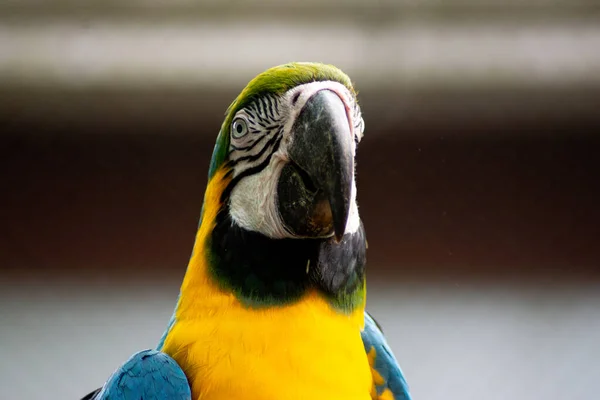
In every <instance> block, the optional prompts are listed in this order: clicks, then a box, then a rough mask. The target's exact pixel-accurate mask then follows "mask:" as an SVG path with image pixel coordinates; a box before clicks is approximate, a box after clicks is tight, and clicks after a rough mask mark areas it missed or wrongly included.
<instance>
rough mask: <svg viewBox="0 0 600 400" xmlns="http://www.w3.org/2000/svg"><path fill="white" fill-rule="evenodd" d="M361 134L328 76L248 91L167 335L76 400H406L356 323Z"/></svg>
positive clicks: (291, 76)
mask: <svg viewBox="0 0 600 400" xmlns="http://www.w3.org/2000/svg"><path fill="white" fill-rule="evenodd" d="M363 132H364V123H363V119H362V116H361V111H360V108H359V106H358V103H357V99H356V92H355V90H354V88H353V86H352V83H351V81H350V79H349V78H348V76H347V75H346V74H344V73H343V72H342V71H340V70H339V69H337V68H336V67H334V66H331V65H323V64H316V63H292V64H287V65H282V66H278V67H274V68H271V69H269V70H267V71H265V72H263V73H262V74H260V75H258V76H257V77H256V78H254V79H253V80H252V81H250V83H249V84H248V85H247V86H246V88H245V89H244V90H243V91H242V92H241V94H240V95H239V96H238V97H237V99H236V100H235V101H234V102H233V103H232V104H231V106H230V107H229V109H228V110H227V113H226V118H225V121H224V122H223V125H222V127H221V131H220V133H219V136H218V138H217V143H216V145H215V149H214V153H213V158H212V161H211V164H210V170H209V181H208V187H207V189H206V194H205V198H204V204H203V207H202V214H201V218H200V225H199V228H198V232H197V234H196V241H195V244H194V249H193V253H192V257H191V259H190V262H189V265H188V268H187V272H186V275H185V278H184V280H183V283H182V285H181V291H180V295H179V298H178V300H177V306H176V308H175V312H174V314H173V317H172V319H171V321H170V323H169V325H168V328H167V330H166V332H165V334H164V335H163V337H162V339H161V340H160V343H159V345H158V347H157V349H156V350H145V351H142V352H139V353H137V354H134V355H133V356H132V357H131V358H130V359H129V360H128V361H127V362H126V363H125V364H124V365H122V366H121V367H120V368H119V369H117V370H116V371H115V373H114V374H113V375H112V376H111V377H110V378H109V379H108V381H107V382H106V383H105V385H104V386H103V387H102V388H100V389H98V390H97V391H95V392H93V393H90V394H89V395H88V396H86V398H87V399H111V400H126V399H127V400H129V399H131V400H133V399H136V400H137V399H182V400H183V399H194V400H200V399H202V400H217V399H227V400H230V399H247V400H289V399H298V400H306V399H328V400H332V399H340V400H350V399H356V400H368V399H395V400H408V399H410V394H409V391H408V386H407V384H406V381H405V379H404V376H403V374H402V371H401V369H400V367H399V366H398V363H397V362H396V359H395V358H394V356H393V354H392V352H391V350H390V348H389V347H388V345H387V343H386V340H385V338H384V336H383V334H382V332H381V330H380V329H379V327H378V325H377V324H376V323H375V321H374V320H373V318H372V317H371V316H370V315H369V314H367V313H366V312H365V295H366V292H365V263H366V248H367V241H366V238H365V231H364V228H363V225H362V222H361V220H360V218H359V214H358V209H357V205H356V182H355V154H356V148H357V145H358V143H359V142H360V140H361V139H362V137H363Z"/></svg>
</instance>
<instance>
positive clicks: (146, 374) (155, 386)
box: [84, 350, 191, 400]
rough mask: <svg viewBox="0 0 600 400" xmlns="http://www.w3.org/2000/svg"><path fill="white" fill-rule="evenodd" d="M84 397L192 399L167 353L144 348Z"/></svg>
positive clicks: (184, 377)
mask: <svg viewBox="0 0 600 400" xmlns="http://www.w3.org/2000/svg"><path fill="white" fill-rule="evenodd" d="M84 399H87V400H92V399H94V400H108V399H110V400H129V399H146V400H149V399H173V400H189V399H191V392H190V386H189V384H188V381H187V378H186V376H185V374H184V373H183V370H182V369H181V368H180V367H179V365H178V364H177V363H176V362H175V360H173V359H172V358H171V357H170V356H169V355H167V354H165V353H163V352H160V351H157V350H143V351H140V352H138V353H135V354H134V355H132V356H131V357H130V358H129V360H127V361H126V362H125V363H124V364H123V365H121V366H120V367H119V368H118V369H117V370H116V371H115V372H114V373H113V374H112V375H111V376H110V378H109V379H108V381H106V383H105V384H104V386H103V387H102V388H100V389H99V390H97V391H96V392H93V393H90V394H89V395H88V396H86V397H84Z"/></svg>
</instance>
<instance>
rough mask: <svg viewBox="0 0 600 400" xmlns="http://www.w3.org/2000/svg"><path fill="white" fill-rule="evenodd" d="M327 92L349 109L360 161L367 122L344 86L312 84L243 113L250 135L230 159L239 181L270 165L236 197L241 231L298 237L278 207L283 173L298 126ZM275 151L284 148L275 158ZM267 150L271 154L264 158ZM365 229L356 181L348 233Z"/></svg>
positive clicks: (234, 142)
mask: <svg viewBox="0 0 600 400" xmlns="http://www.w3.org/2000/svg"><path fill="white" fill-rule="evenodd" d="M321 90H330V91H332V92H334V93H336V94H337V95H338V96H339V97H340V99H341V100H342V102H343V103H344V105H345V107H346V115H347V116H348V123H349V125H350V133H351V134H352V135H353V136H354V137H353V138H352V140H351V143H352V145H351V146H352V147H351V149H352V156H353V157H354V156H355V154H356V142H358V141H360V139H361V138H362V136H363V130H364V122H363V120H362V117H361V116H360V108H359V107H358V105H357V104H356V102H355V100H354V96H352V94H351V93H350V92H349V91H348V89H347V88H346V87H345V86H344V85H342V84H341V83H339V82H333V81H324V82H311V83H307V84H304V85H300V86H297V87H295V88H293V89H291V90H289V91H288V92H286V93H284V94H283V95H282V96H279V97H275V96H272V95H271V96H267V97H266V98H265V99H261V100H260V101H258V102H256V103H257V104H254V105H252V106H250V107H249V108H248V109H244V110H240V111H239V112H238V113H237V114H236V116H234V119H233V121H236V118H238V117H239V118H242V119H243V120H244V121H245V122H246V123H247V124H248V127H247V128H248V133H247V134H246V135H244V136H243V137H238V138H235V137H232V138H231V147H230V159H231V160H234V161H235V162H236V163H235V166H234V167H233V176H234V178H235V177H236V176H238V175H240V174H243V173H244V172H246V171H248V170H249V169H252V168H261V167H262V166H263V163H264V162H267V160H268V164H267V165H266V166H264V168H262V170H260V171H259V172H256V173H252V174H249V175H248V176H244V177H243V178H242V179H241V180H240V181H239V182H238V183H237V184H236V186H235V187H234V188H233V190H232V192H231V196H230V214H231V218H232V220H233V221H235V222H236V223H237V224H238V225H239V226H240V227H242V228H244V229H247V230H249V231H255V232H260V233H262V234H263V235H265V236H268V237H270V238H274V239H283V238H295V237H297V236H295V235H294V234H292V233H290V232H289V231H288V230H287V229H286V228H285V225H284V223H283V221H282V220H281V216H280V214H279V210H278V207H277V185H278V182H279V177H280V175H281V170H282V169H283V167H284V165H285V164H286V163H287V162H288V160H289V157H288V151H287V149H288V148H289V146H290V145H291V143H292V141H293V135H292V128H293V126H294V122H295V121H296V118H297V117H298V115H299V114H300V112H301V111H302V108H303V107H304V105H305V104H306V102H307V101H308V99H310V98H311V97H312V96H313V95H314V94H315V93H317V92H318V91H321ZM355 138H356V140H355ZM275 146H278V148H277V150H276V151H275V152H273V150H274V147H275ZM264 147H267V148H266V149H265V151H264V152H262V150H263V148H264ZM271 153H272V156H271ZM269 157H270V160H269ZM359 226H360V218H359V214H358V207H357V205H356V180H355V179H354V178H353V181H352V190H351V199H350V210H349V215H348V221H347V224H346V233H354V232H356V231H357V230H358V228H359Z"/></svg>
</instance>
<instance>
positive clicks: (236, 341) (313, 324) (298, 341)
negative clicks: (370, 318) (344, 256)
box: [163, 294, 372, 400]
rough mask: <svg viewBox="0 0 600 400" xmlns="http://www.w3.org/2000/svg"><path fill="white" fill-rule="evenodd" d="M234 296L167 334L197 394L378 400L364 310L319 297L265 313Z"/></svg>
mask: <svg viewBox="0 0 600 400" xmlns="http://www.w3.org/2000/svg"><path fill="white" fill-rule="evenodd" d="M229 300H230V301H231V304H230V307H222V306H223V303H222V302H221V307H219V308H214V307H210V306H209V305H205V306H206V307H204V311H202V309H197V308H196V309H195V313H194V314H195V315H194V316H191V318H186V317H184V316H181V317H183V318H182V319H179V320H178V321H177V322H176V323H175V325H174V326H173V328H172V329H171V331H170V332H169V335H168V336H167V339H166V342H165V346H164V348H163V350H164V351H165V352H166V353H168V354H170V355H171V356H172V357H173V358H174V359H175V360H176V361H177V362H178V363H179V365H181V367H182V368H183V370H184V371H185V373H186V375H187V376H188V379H189V381H190V384H191V386H192V394H193V399H195V400H199V399H202V400H217V399H248V400H254V399H256V400H259V399H260V400H275V399H276V400H287V399H328V400H332V399H340V400H349V399H356V400H359V399H362V400H366V399H370V395H369V393H370V390H371V386H372V377H371V371H370V368H369V363H368V359H367V355H366V353H365V351H364V347H363V344H362V340H361V338H360V326H359V325H357V321H359V320H360V318H362V315H361V316H360V318H359V317H358V316H357V315H353V316H346V315H341V314H338V313H336V312H335V311H333V310H331V309H330V306H329V305H328V304H327V303H326V302H325V301H324V300H322V299H321V298H320V297H319V296H318V295H316V294H309V295H307V296H306V298H305V299H303V300H302V301H300V302H299V303H297V304H294V305H290V306H285V307H277V308H269V309H264V310H255V309H248V308H244V307H243V306H241V305H237V304H236V303H237V302H236V301H235V299H229ZM209 303H210V302H209ZM213 306H214V304H213ZM199 314H202V318H199V317H200V315H199ZM361 314H362V311H361Z"/></svg>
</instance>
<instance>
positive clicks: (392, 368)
mask: <svg viewBox="0 0 600 400" xmlns="http://www.w3.org/2000/svg"><path fill="white" fill-rule="evenodd" d="M361 336H362V340H363V344H364V346H365V351H366V352H367V356H368V359H369V365H370V367H371V372H372V374H373V389H372V393H371V397H372V398H373V399H374V400H375V399H379V400H410V399H411V396H410V392H409V390H408V384H407V383H406V379H405V378H404V374H403V372H402V369H401V368H400V365H399V364H398V361H396V357H394V354H393V353H392V350H391V349H390V347H389V346H388V344H387V341H386V339H385V337H384V336H383V332H382V330H381V327H380V326H379V324H378V323H377V322H376V321H375V319H374V318H373V317H372V316H371V315H369V313H367V312H366V311H365V327H364V329H363V331H362V332H361Z"/></svg>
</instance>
